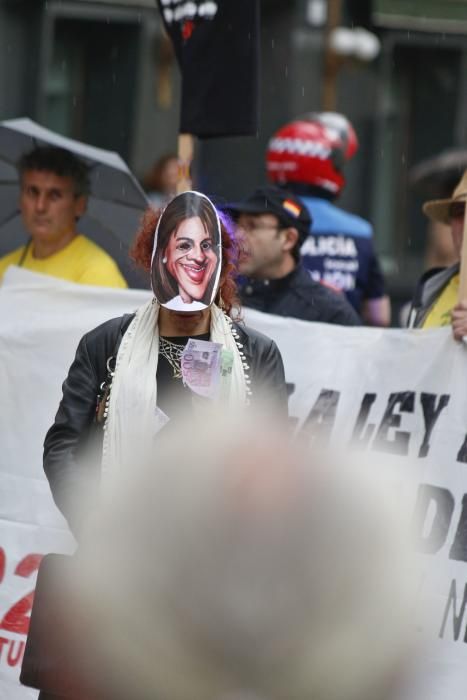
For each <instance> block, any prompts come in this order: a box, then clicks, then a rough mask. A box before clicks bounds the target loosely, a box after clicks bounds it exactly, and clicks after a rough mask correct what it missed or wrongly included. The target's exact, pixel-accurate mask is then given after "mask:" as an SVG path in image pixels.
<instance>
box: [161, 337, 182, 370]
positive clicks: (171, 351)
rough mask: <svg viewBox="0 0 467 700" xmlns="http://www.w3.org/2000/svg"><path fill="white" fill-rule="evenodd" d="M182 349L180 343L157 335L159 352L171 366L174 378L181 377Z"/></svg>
mask: <svg viewBox="0 0 467 700" xmlns="http://www.w3.org/2000/svg"><path fill="white" fill-rule="evenodd" d="M184 349H185V348H184V347H183V346H182V345H177V343H171V342H170V340H166V338H163V337H162V336H159V352H160V354H161V355H162V357H165V359H166V360H167V362H168V363H169V365H170V366H171V367H172V369H173V372H174V374H173V377H174V379H181V378H182V369H181V361H182V354H183V351H184Z"/></svg>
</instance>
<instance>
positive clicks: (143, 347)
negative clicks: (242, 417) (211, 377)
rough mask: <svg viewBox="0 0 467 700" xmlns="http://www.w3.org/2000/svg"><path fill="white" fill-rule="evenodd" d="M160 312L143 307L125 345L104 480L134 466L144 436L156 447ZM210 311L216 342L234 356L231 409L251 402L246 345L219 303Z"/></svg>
mask: <svg viewBox="0 0 467 700" xmlns="http://www.w3.org/2000/svg"><path fill="white" fill-rule="evenodd" d="M159 308H160V306H159V304H158V303H156V302H154V301H149V302H148V303H147V304H145V305H144V306H141V307H140V308H139V309H138V310H137V311H136V314H135V317H134V319H133V320H132V322H131V323H130V325H129V327H128V329H127V331H126V333H125V334H124V336H123V339H122V342H121V344H120V348H119V351H118V354H117V359H116V364H115V372H114V376H113V378H112V386H111V390H110V396H109V404H108V412H107V418H106V422H105V425H104V447H103V455H102V476H103V479H105V478H106V477H107V476H108V472H109V469H113V468H115V467H118V466H119V465H122V464H131V462H132V458H133V457H134V452H135V449H136V447H137V446H138V445H140V443H141V436H145V438H146V437H147V438H148V444H150V442H149V441H150V440H151V437H152V435H155V433H156V423H157V420H156V412H157V376H156V375H157V363H158V359H159V329H158V317H159ZM210 310H211V341H212V342H214V343H220V344H221V345H222V347H223V349H225V350H230V351H231V352H232V353H233V356H234V362H233V367H232V378H231V383H230V393H229V399H228V401H229V405H233V406H236V405H242V404H246V403H247V397H248V395H249V393H250V390H249V388H248V383H249V380H248V378H247V376H246V375H245V370H248V366H247V364H246V362H245V358H244V355H243V352H242V351H241V347H242V346H241V345H240V343H239V342H238V341H237V340H236V336H237V333H236V331H235V329H234V328H232V321H231V320H230V319H229V318H228V317H227V316H226V315H225V314H224V313H223V312H222V311H221V310H220V309H219V307H218V306H216V305H215V304H213V305H212V306H211V307H210Z"/></svg>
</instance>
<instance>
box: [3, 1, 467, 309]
mask: <svg viewBox="0 0 467 700" xmlns="http://www.w3.org/2000/svg"><path fill="white" fill-rule="evenodd" d="M333 2H335V0H329V2H326V0H287V2H284V0H262V2H261V12H262V46H261V91H260V104H261V122H260V128H259V131H258V134H257V135H256V136H255V137H248V138H241V139H239V138H236V139H215V140H209V141H204V142H200V143H198V144H197V148H196V160H195V167H194V171H195V176H196V178H197V180H198V185H199V186H200V187H202V188H203V190H204V191H206V192H207V193H210V194H213V195H216V196H217V197H219V198H220V199H225V200H228V199H231V198H237V197H239V196H242V195H244V194H245V193H247V192H248V191H249V190H251V189H252V188H253V187H255V186H256V185H257V184H259V183H261V182H263V181H264V177H265V175H264V153H265V148H266V144H267V141H268V139H269V137H270V136H271V134H272V133H273V132H274V130H275V129H277V128H278V127H279V126H281V125H282V124H283V123H284V122H286V121H287V120H289V119H291V118H292V117H294V116H296V115H300V114H303V113H306V112H309V111H316V110H320V109H322V107H323V74H324V67H325V60H326V53H325V47H326V41H325V36H326V7H327V6H329V7H327V9H330V6H331V3H333ZM340 5H341V7H340V12H341V21H342V23H343V24H345V25H347V26H348V27H351V26H352V25H354V24H360V23H364V24H365V25H366V26H367V27H368V28H369V29H370V30H371V31H372V32H374V33H375V34H376V35H377V36H378V37H379V40H380V42H381V51H380V54H379V56H378V57H377V58H376V59H375V60H373V61H371V62H362V61H358V60H347V61H343V62H341V63H340V65H339V66H338V70H336V72H335V76H334V77H335V86H334V88H335V107H336V109H337V110H338V111H342V112H343V113H345V114H346V115H347V116H348V117H349V118H350V119H351V121H352V122H353V124H354V126H355V128H356V130H357V133H358V136H359V140H360V150H359V152H358V154H357V156H356V157H355V158H354V160H353V161H352V162H351V163H350V164H349V167H348V169H347V181H348V184H347V187H346V189H345V192H344V195H343V197H342V199H341V203H342V205H343V206H345V207H346V208H348V209H350V210H351V211H354V212H355V213H358V214H360V215H362V216H365V217H366V218H368V219H370V220H371V221H372V223H373V224H374V227H375V232H376V239H375V240H376V247H377V249H378V251H379V253H380V255H381V258H382V261H383V264H384V267H385V270H386V274H387V278H388V283H389V291H390V292H391V293H392V295H393V296H394V298H395V299H396V300H403V299H404V298H406V297H409V296H410V294H411V290H412V289H413V286H414V284H415V281H416V279H417V277H418V275H419V273H420V271H421V270H422V267H423V256H424V248H425V243H426V221H425V219H424V217H423V215H422V214H421V212H420V207H421V203H422V199H421V198H420V195H418V194H417V193H416V192H415V191H414V190H413V188H411V187H410V184H409V173H410V170H411V168H412V167H413V166H414V165H415V164H416V163H417V162H419V161H420V160H423V159H424V158H428V157H430V156H434V155H436V154H437V153H439V152H440V151H442V150H443V149H446V148H450V147H455V146H457V147H465V148H467V90H466V80H467V0H411V1H407V0H373V2H369V1H368V0H358V1H351V0H347V1H346V0H343V1H342V3H340ZM206 109H209V105H206ZM178 110H179V75H178V69H177V66H176V64H175V61H174V58H173V55H172V52H171V50H170V44H168V42H167V39H166V38H165V36H164V33H163V30H162V25H161V21H160V18H159V14H158V10H157V8H156V3H155V0H0V119H8V118H15V117H21V116H28V117H30V118H32V119H35V120H36V121H38V122H39V123H41V124H43V125H44V126H47V127H49V128H51V129H54V130H56V131H58V132H60V133H63V134H65V135H67V136H71V137H73V138H77V139H80V140H83V141H85V142H88V143H91V144H93V145H96V146H100V147H102V148H109V149H112V150H116V151H118V152H119V153H120V154H121V155H122V156H123V157H124V158H125V159H126V160H127V162H128V163H129V165H130V166H131V168H132V169H133V171H134V172H135V173H136V174H137V175H138V176H140V177H141V176H142V175H143V174H144V173H145V171H146V170H147V169H148V168H149V167H150V166H151V165H152V163H153V162H154V160H155V159H156V158H158V157H159V156H160V155H162V154H163V153H166V152H168V151H175V150H176V148H177V125H178Z"/></svg>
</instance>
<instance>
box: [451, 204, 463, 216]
mask: <svg viewBox="0 0 467 700" xmlns="http://www.w3.org/2000/svg"><path fill="white" fill-rule="evenodd" d="M464 214H465V202H454V203H453V204H451V206H450V207H449V218H450V219H463V218H464Z"/></svg>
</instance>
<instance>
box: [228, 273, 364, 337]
mask: <svg viewBox="0 0 467 700" xmlns="http://www.w3.org/2000/svg"><path fill="white" fill-rule="evenodd" d="M240 296H241V300H242V303H243V305H244V306H249V307H251V308H252V309H257V310H258V311H264V312H265V313H268V314H276V315H277V316H291V317H292V318H299V319H301V320H302V321H320V322H321V323H337V324H340V325H341V326H358V325H360V324H361V320H360V319H359V317H358V315H357V313H356V311H354V309H353V307H352V306H351V305H350V304H349V302H348V301H347V300H346V298H345V296H344V295H343V294H339V293H337V292H334V291H333V290H332V289H329V287H325V286H324V285H322V284H320V283H319V282H315V281H314V280H313V279H312V278H311V276H310V275H309V273H308V272H307V271H306V270H305V268H304V267H303V265H302V264H298V265H297V267H296V268H295V269H294V270H292V272H290V273H289V274H288V275H286V276H285V277H281V278H280V279H274V280H253V279H246V280H244V281H243V283H242V284H241V287H240Z"/></svg>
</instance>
